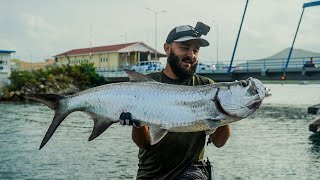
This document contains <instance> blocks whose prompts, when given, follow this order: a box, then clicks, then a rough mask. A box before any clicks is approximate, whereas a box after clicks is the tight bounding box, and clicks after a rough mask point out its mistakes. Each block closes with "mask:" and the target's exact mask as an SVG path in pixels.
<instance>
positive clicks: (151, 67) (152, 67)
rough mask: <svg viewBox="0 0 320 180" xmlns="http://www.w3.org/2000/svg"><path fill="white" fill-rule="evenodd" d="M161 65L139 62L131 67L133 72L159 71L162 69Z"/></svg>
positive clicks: (157, 62) (152, 62)
mask: <svg viewBox="0 0 320 180" xmlns="http://www.w3.org/2000/svg"><path fill="white" fill-rule="evenodd" d="M163 68H164V67H163V65H162V64H161V62H159V61H141V62H139V63H137V64H136V65H134V66H132V67H131V70H133V71H140V72H146V71H161V70H162V69H163Z"/></svg>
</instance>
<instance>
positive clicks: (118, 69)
mask: <svg viewBox="0 0 320 180" xmlns="http://www.w3.org/2000/svg"><path fill="white" fill-rule="evenodd" d="M310 59H311V57H296V58H291V59H290V63H289V66H288V69H290V68H298V69H299V68H301V70H302V69H303V68H304V67H306V66H305V65H306V64H310V63H311V62H310ZM286 61H287V58H270V59H260V60H235V63H236V64H235V65H234V67H233V69H234V70H238V69H241V70H247V71H249V70H250V69H261V70H267V69H283V68H284V67H285V64H286ZM312 63H313V64H314V65H315V66H317V67H320V56H314V57H312ZM216 68H217V69H216V70H214V71H213V70H209V71H208V70H203V71H201V70H200V71H199V72H198V73H214V72H217V73H219V72H220V73H224V72H227V69H228V66H227V64H225V65H223V66H216ZM123 69H130V67H124V66H112V67H109V68H96V72H97V73H98V74H100V75H102V76H104V77H106V78H108V77H126V76H127V75H126V73H125V72H124V71H123ZM156 71H158V70H153V69H152V70H147V71H138V72H140V73H143V74H146V73H152V72H156Z"/></svg>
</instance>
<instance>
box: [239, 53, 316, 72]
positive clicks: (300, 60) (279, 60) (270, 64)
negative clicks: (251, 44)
mask: <svg viewBox="0 0 320 180" xmlns="http://www.w3.org/2000/svg"><path fill="white" fill-rule="evenodd" d="M289 51H290V48H286V49H284V50H282V51H280V52H278V53H276V54H274V55H272V56H269V57H266V58H262V59H256V60H250V61H246V62H245V63H239V64H238V66H240V67H244V68H261V69H265V68H283V67H284V66H285V64H286V62H287V58H288V55H289ZM310 57H320V53H316V52H311V51H306V50H303V49H293V50H292V53H291V58H290V62H289V64H288V67H295V68H299V67H302V66H303V65H304V64H305V63H306V62H307V61H309V60H310ZM317 59H319V58H317Z"/></svg>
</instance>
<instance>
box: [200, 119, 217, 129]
mask: <svg viewBox="0 0 320 180" xmlns="http://www.w3.org/2000/svg"><path fill="white" fill-rule="evenodd" d="M203 121H204V122H205V123H206V124H207V125H208V127H209V129H210V130H215V129H216V128H217V127H219V126H220V125H221V120H218V119H205V120H203Z"/></svg>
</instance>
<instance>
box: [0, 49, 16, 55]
mask: <svg viewBox="0 0 320 180" xmlns="http://www.w3.org/2000/svg"><path fill="white" fill-rule="evenodd" d="M15 52H16V51H9V50H0V53H7V54H10V53H15Z"/></svg>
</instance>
